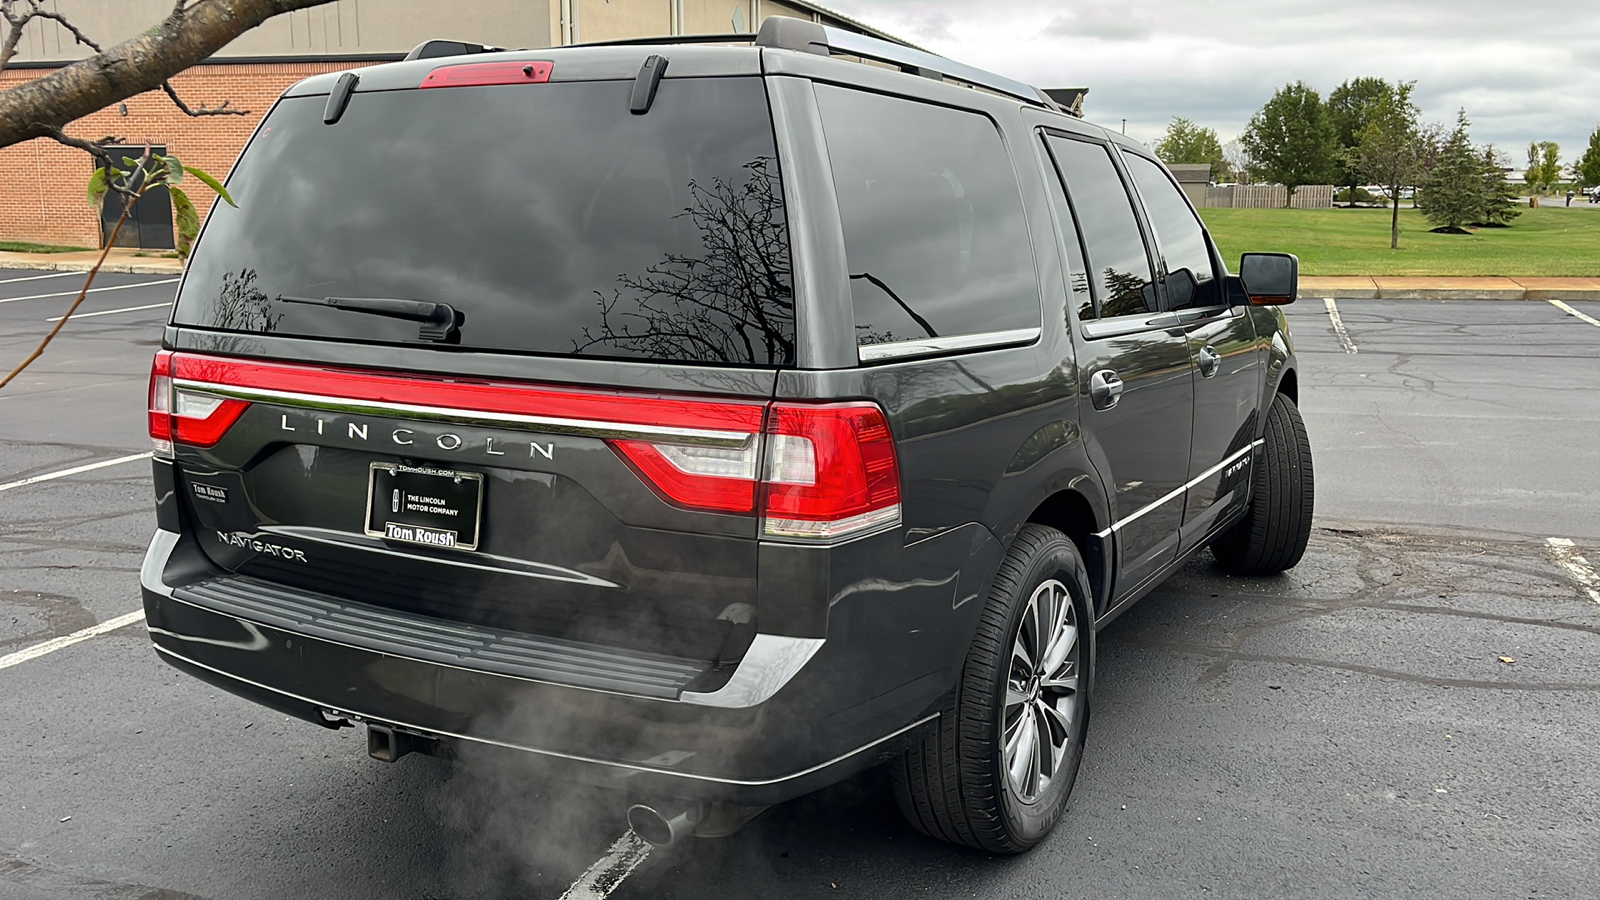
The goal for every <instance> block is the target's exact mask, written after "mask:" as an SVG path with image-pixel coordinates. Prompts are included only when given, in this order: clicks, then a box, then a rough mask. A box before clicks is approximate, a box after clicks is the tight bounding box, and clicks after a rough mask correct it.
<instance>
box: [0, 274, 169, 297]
mask: <svg viewBox="0 0 1600 900" xmlns="http://www.w3.org/2000/svg"><path fill="white" fill-rule="evenodd" d="M177 282H178V279H176V278H163V279H161V280H160V281H141V282H139V283H138V284H113V285H110V286H109V287H97V288H89V291H88V292H89V293H91V294H97V293H99V292H101V291H126V290H129V289H131V288H142V287H151V286H153V285H158V284H176V283H177ZM76 296H78V292H77V291H62V292H60V293H58V294H30V295H28V296H26V297H5V298H3V299H0V303H16V302H18V301H19V300H48V299H50V298H51V297H76Z"/></svg>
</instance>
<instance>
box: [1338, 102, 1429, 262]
mask: <svg viewBox="0 0 1600 900" xmlns="http://www.w3.org/2000/svg"><path fill="white" fill-rule="evenodd" d="M1417 113H1418V110H1417V106H1416V104H1415V103H1412V102H1411V84H1410V83H1409V82H1407V83H1405V84H1401V85H1400V86H1399V87H1397V88H1394V89H1392V90H1390V91H1389V92H1388V93H1386V94H1381V95H1379V96H1378V97H1377V99H1375V100H1373V101H1372V103H1371V104H1370V106H1368V108H1367V109H1365V110H1364V111H1363V116H1364V117H1365V118H1366V124H1364V125H1362V126H1361V129H1360V130H1359V131H1358V132H1357V133H1356V146H1355V149H1354V150H1353V151H1351V152H1350V153H1349V154H1348V156H1347V158H1348V159H1349V161H1350V162H1351V163H1352V165H1351V168H1352V170H1353V171H1355V172H1356V174H1357V175H1359V176H1360V177H1362V178H1364V179H1367V180H1369V181H1371V182H1374V183H1377V184H1381V185H1383V186H1385V187H1386V188H1388V193H1389V201H1390V204H1391V206H1392V211H1391V213H1390V216H1389V249H1391V250H1395V249H1398V248H1399V247H1400V191H1401V189H1402V188H1407V187H1414V186H1415V185H1416V183H1417V179H1418V178H1420V177H1421V176H1422V172H1423V166H1424V163H1425V162H1426V160H1427V147H1426V145H1425V143H1424V141H1423V136H1422V132H1421V131H1420V130H1419V129H1418V127H1417ZM1351 198H1352V201H1353V200H1354V194H1353V193H1352V195H1351Z"/></svg>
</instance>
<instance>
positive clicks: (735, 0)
mask: <svg viewBox="0 0 1600 900" xmlns="http://www.w3.org/2000/svg"><path fill="white" fill-rule="evenodd" d="M56 6H57V8H59V11H60V12H61V13H62V14H63V15H65V16H67V17H68V18H69V19H70V20H71V21H72V22H73V23H74V24H76V25H77V26H78V27H79V28H80V29H82V30H83V31H84V32H85V33H86V34H88V35H90V36H91V37H93V38H94V39H95V40H97V41H99V42H100V43H101V45H102V46H110V45H112V44H115V43H117V42H119V41H123V40H126V39H128V38H130V37H133V36H134V35H136V34H138V33H139V32H141V31H142V30H144V29H146V28H148V27H150V25H152V24H153V23H155V22H158V21H160V20H161V19H162V18H163V17H165V16H166V15H167V13H168V12H169V11H170V10H171V0H117V2H115V3H106V2H104V0H59V2H58V4H56ZM444 8H446V7H445V6H444V5H441V4H438V3H433V2H427V0H335V2H331V3H328V4H326V5H324V6H319V7H313V8H311V9H306V10H301V11H299V12H294V13H289V14H287V15H282V16H278V17H276V18H274V19H271V20H269V21H267V22H266V23H264V24H263V25H261V26H260V27H259V28H256V29H254V30H252V31H250V32H248V33H246V34H244V35H241V36H240V37H239V38H238V39H237V40H235V41H234V42H233V43H231V44H229V45H228V46H227V47H226V48H224V49H223V51H222V52H221V53H219V54H217V55H216V56H214V57H212V58H211V59H210V60H207V61H206V62H205V63H204V64H202V65H198V66H195V67H194V68H192V69H189V70H187V71H185V72H183V73H181V74H179V75H177V76H176V77H174V78H173V79H172V84H173V87H174V88H176V89H177V91H178V94H179V96H181V97H183V98H184V100H185V102H187V103H188V104H189V105H190V106H198V105H200V104H204V105H206V106H208V107H215V106H217V105H218V104H220V103H221V102H222V101H224V100H226V101H228V102H229V104H230V105H231V106H232V107H233V108H236V109H242V110H248V111H249V114H248V115H243V116H210V117H204V118H190V117H188V116H186V115H184V114H183V113H182V112H180V111H178V109H177V108H176V107H175V106H173V104H172V101H171V100H170V99H168V98H167V97H166V95H165V94H163V93H161V92H160V91H152V92H149V93H145V94H140V95H138V96H136V97H132V98H129V99H128V100H127V102H125V103H122V104H118V105H117V106H113V107H111V108H109V109H104V110H101V111H100V112H97V113H95V114H93V115H91V116H88V117H86V118H83V119H80V120H79V121H77V122H74V123H72V124H71V125H69V126H67V128H66V131H67V133H68V134H70V135H73V136H75V137H81V138H85V139H89V140H99V139H101V138H104V137H107V136H114V137H116V138H117V143H118V144H121V145H127V146H129V147H140V148H142V147H143V146H144V145H146V144H150V145H152V146H156V147H165V148H166V150H167V152H169V153H171V154H173V155H174V156H177V157H178V158H179V159H181V160H183V161H184V162H185V163H192V164H194V165H197V166H199V167H201V168H203V169H205V170H206V171H208V172H211V173H213V174H215V175H217V176H218V177H221V176H222V175H223V174H224V173H226V172H227V171H228V169H229V168H230V167H231V166H232V165H233V161H234V160H235V159H236V158H237V157H238V155H239V151H240V150H241V149H243V147H244V144H245V141H246V140H248V139H249V137H250V134H251V132H252V131H254V129H255V126H256V123H257V122H259V121H260V120H261V117H262V116H263V115H265V114H266V112H267V110H268V109H270V108H271V106H272V103H273V101H274V100H276V99H277V97H278V95H279V94H280V93H281V92H282V91H283V89H284V88H286V87H288V86H289V85H291V84H293V83H294V82H296V81H299V80H300V79H302V78H305V77H307V76H310V75H317V74H321V73H323V72H334V71H340V70H343V69H349V68H354V67H357V66H362V65H370V64H372V63H376V62H385V61H389V60H396V59H400V58H402V57H403V56H404V55H405V54H406V52H407V51H409V50H410V49H411V48H412V47H414V46H416V45H417V44H419V43H421V42H423V41H425V40H428V39H429V38H441V37H442V38H450V39H455V40H465V41H473V42H478V43H485V44H492V45H496V46H502V47H548V46H560V45H563V44H575V43H582V42H590V41H604V40H616V39H620V38H629V37H642V36H650V35H670V34H727V33H735V32H752V31H755V30H756V29H757V28H758V27H759V26H760V23H761V22H762V21H763V20H764V19H766V18H768V17H770V16H793V17H797V18H804V19H811V20H813V21H817V22H821V23H823V24H826V25H832V26H836V27H840V28H845V29H848V30H851V31H858V32H864V33H868V34H873V35H875V36H877V37H884V38H888V39H890V40H895V39H894V38H891V37H889V36H888V35H884V34H882V33H880V32H877V31H875V30H873V29H871V28H868V27H867V26H865V25H862V24H861V23H859V22H855V21H853V20H850V19H847V18H845V17H844V16H841V15H839V14H838V13H835V12H832V11H830V10H827V9H824V8H822V7H820V6H817V5H815V4H812V3H809V2H805V0H781V2H779V0H476V2H473V3H461V4H450V5H448V10H449V11H448V12H441V10H442V9H444ZM87 55H88V50H87V49H86V48H84V47H82V46H78V45H76V44H74V42H73V40H72V36H71V34H70V33H68V32H67V31H66V30H65V29H64V28H62V27H61V26H60V25H58V24H57V23H55V22H52V21H47V20H36V21H34V22H32V23H30V24H29V25H28V27H27V29H26V31H25V33H24V34H23V36H22V41H21V43H20V44H19V46H18V53H17V55H16V57H15V58H13V60H12V61H11V63H10V65H9V66H8V67H7V68H6V69H5V70H4V71H0V90H4V89H6V88H10V87H15V86H16V85H18V84H21V83H23V82H25V81H28V80H29V79H33V78H37V77H39V76H41V75H44V74H47V73H48V72H49V71H50V70H52V69H55V68H59V67H61V66H64V65H66V64H68V63H70V62H72V61H73V60H75V59H81V58H83V57H84V56H87ZM129 155H137V154H136V153H130V154H129ZM92 170H93V164H92V162H91V160H90V159H89V157H88V156H87V155H86V154H85V153H83V152H82V151H79V150H75V149H72V148H69V147H64V146H62V145H60V144H57V143H55V142H54V141H49V140H44V139H39V140H33V141H28V142H26V143H23V144H18V145H16V146H12V147H5V148H0V240H16V241H32V242H37V243H49V244H67V245H76V246H84V247H89V246H98V245H99V243H100V241H101V238H102V226H101V221H100V219H99V217H98V216H97V214H96V212H95V211H94V210H93V209H92V208H91V207H89V206H88V205H87V204H86V203H85V202H84V187H85V184H86V182H87V180H88V176H89V173H90V172H91V171H92ZM185 189H186V190H188V191H189V193H190V196H191V197H192V198H193V199H194V201H195V204H196V205H197V206H198V207H199V208H200V210H201V214H202V215H204V213H205V211H206V210H207V209H209V208H210V205H211V201H212V199H213V197H212V194H211V192H210V191H208V190H206V189H205V187H204V186H203V185H200V184H198V183H194V184H188V183H186V184H185ZM163 199H164V198H158V199H157V201H156V202H154V203H150V202H148V201H147V203H142V204H141V206H142V207H146V208H142V209H141V210H140V215H141V216H142V217H143V219H144V221H143V222H142V223H141V226H140V227H136V228H129V227H128V226H126V225H125V226H124V228H123V234H122V235H119V238H118V243H119V244H128V245H130V246H143V247H145V248H147V249H161V248H167V247H171V246H172V228H171V222H170V215H171V213H170V206H169V205H167V204H165V203H163V202H161V200H163Z"/></svg>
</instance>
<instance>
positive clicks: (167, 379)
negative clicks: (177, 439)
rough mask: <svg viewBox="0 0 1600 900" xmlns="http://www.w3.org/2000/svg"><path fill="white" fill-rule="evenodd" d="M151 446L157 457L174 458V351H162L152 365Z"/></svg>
mask: <svg viewBox="0 0 1600 900" xmlns="http://www.w3.org/2000/svg"><path fill="white" fill-rule="evenodd" d="M146 408H147V409H148V410H149V413H150V444H151V446H152V447H154V448H155V451H154V452H155V455H156V456H158V457H161V458H162V459H171V458H172V351H171V350H162V351H160V352H158V353H156V358H155V359H154V360H152V361H151V363H150V398H149V404H148V406H147V407H146Z"/></svg>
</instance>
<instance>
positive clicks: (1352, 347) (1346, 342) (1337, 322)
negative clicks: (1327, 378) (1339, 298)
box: [1322, 297, 1358, 353]
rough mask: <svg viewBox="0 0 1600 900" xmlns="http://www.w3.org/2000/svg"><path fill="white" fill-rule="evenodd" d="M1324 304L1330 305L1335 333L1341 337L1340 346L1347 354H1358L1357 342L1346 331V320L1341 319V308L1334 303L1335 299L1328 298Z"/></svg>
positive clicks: (1329, 310) (1330, 314)
mask: <svg viewBox="0 0 1600 900" xmlns="http://www.w3.org/2000/svg"><path fill="white" fill-rule="evenodd" d="M1322 302H1323V303H1326V304H1328V318H1329V319H1331V320H1332V321H1333V333H1334V334H1336V335H1338V336H1339V346H1341V347H1343V348H1344V352H1346V353H1356V352H1358V351H1357V350H1356V342H1355V341H1352V340H1350V332H1348V331H1345V330H1344V320H1343V319H1341V318H1339V307H1338V305H1337V304H1335V303H1334V302H1333V298H1332V297H1326V298H1324V299H1323V301H1322Z"/></svg>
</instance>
